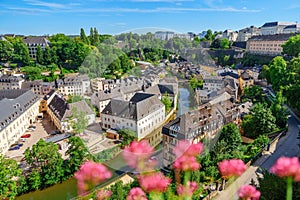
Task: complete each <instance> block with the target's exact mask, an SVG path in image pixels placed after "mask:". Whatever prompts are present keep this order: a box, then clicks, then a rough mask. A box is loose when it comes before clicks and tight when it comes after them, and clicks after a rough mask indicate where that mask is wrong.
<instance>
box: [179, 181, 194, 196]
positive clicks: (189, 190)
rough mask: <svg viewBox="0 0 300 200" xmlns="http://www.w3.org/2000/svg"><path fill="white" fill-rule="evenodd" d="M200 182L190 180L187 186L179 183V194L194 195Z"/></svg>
mask: <svg viewBox="0 0 300 200" xmlns="http://www.w3.org/2000/svg"><path fill="white" fill-rule="evenodd" d="M197 188H198V184H197V183H196V182H193V181H192V182H190V181H189V182H188V183H187V186H184V185H179V186H177V193H178V195H179V196H189V197H191V196H193V193H194V191H195V190H197Z"/></svg>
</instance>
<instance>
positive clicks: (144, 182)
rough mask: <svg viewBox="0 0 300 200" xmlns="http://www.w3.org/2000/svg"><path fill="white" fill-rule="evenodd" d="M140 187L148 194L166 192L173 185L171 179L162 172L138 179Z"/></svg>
mask: <svg viewBox="0 0 300 200" xmlns="http://www.w3.org/2000/svg"><path fill="white" fill-rule="evenodd" d="M138 181H139V183H140V186H141V187H142V188H143V189H144V190H145V191H146V192H164V191H166V190H167V188H168V187H169V185H170V183H171V179H170V178H167V177H165V176H164V175H163V174H162V173H161V172H155V173H149V174H145V175H141V176H139V177H138Z"/></svg>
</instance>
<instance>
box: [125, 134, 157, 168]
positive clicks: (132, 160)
mask: <svg viewBox="0 0 300 200" xmlns="http://www.w3.org/2000/svg"><path fill="white" fill-rule="evenodd" d="M153 151H154V149H153V147H151V146H150V145H149V143H148V142H147V141H146V140H142V141H140V142H137V141H133V142H131V143H130V145H129V146H128V147H126V148H125V149H124V151H123V158H124V159H125V161H126V162H127V164H128V165H129V166H130V167H132V168H141V166H140V165H144V164H145V163H146V162H147V160H148V159H149V157H150V156H151V154H152V153H153Z"/></svg>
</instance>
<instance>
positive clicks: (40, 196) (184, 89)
mask: <svg viewBox="0 0 300 200" xmlns="http://www.w3.org/2000/svg"><path fill="white" fill-rule="evenodd" d="M178 90H179V101H178V112H177V117H178V116H180V115H182V114H184V113H186V112H188V111H189V110H191V109H193V108H194V107H195V106H196V101H195V98H194V91H193V89H192V88H191V87H190V85H189V83H188V82H185V83H179V86H178ZM107 164H111V163H110V162H108V163H107ZM109 166H111V165H109ZM76 196H77V188H76V180H75V179H69V180H67V181H64V182H62V183H60V184H56V185H54V186H51V187H49V188H46V189H44V190H38V191H35V192H30V193H28V194H24V195H22V196H19V197H17V198H16V199H17V200H53V199H55V200H69V199H72V198H73V197H76Z"/></svg>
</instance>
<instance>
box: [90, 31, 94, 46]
mask: <svg viewBox="0 0 300 200" xmlns="http://www.w3.org/2000/svg"><path fill="white" fill-rule="evenodd" d="M94 38H95V37H94V30H93V28H92V27H91V28H90V44H91V45H94V44H95V39H94Z"/></svg>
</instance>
